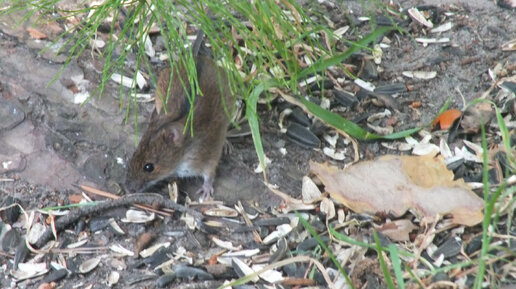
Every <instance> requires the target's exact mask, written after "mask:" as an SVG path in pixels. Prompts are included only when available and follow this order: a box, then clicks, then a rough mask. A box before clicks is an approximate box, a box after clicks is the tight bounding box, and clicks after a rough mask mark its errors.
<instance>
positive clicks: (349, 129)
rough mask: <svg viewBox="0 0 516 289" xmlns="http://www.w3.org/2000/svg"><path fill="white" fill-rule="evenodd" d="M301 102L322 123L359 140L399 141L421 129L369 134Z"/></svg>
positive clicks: (303, 100) (310, 103)
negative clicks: (387, 133) (386, 133)
mask: <svg viewBox="0 0 516 289" xmlns="http://www.w3.org/2000/svg"><path fill="white" fill-rule="evenodd" d="M300 100H301V102H302V103H303V104H304V105H305V106H306V108H308V110H309V111H310V112H311V113H313V114H314V115H316V116H318V117H319V118H321V119H322V120H323V121H324V122H326V123H328V124H330V125H332V126H333V127H335V128H337V129H340V130H342V131H344V132H346V133H347V134H349V135H350V136H352V137H354V138H357V139H359V140H377V139H388V140H393V139H399V138H403V137H406V136H409V135H411V134H413V133H415V132H417V131H419V130H420V129H421V128H412V129H408V130H404V131H400V132H396V133H392V134H389V135H378V134H375V133H370V132H368V131H366V130H364V129H363V128H361V127H360V126H358V125H357V124H356V123H354V122H352V121H349V120H347V119H345V118H343V117H342V116H340V115H338V114H336V113H333V112H331V111H328V110H326V109H324V108H322V107H320V106H318V105H316V104H315V103H313V102H310V101H308V100H306V99H304V98H302V97H301V98H300Z"/></svg>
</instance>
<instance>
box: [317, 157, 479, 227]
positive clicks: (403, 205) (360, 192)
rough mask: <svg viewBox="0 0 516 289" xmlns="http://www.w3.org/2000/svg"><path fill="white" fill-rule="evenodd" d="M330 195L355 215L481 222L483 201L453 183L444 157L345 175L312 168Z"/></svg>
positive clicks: (401, 160) (378, 164) (382, 164)
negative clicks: (412, 213)
mask: <svg viewBox="0 0 516 289" xmlns="http://www.w3.org/2000/svg"><path fill="white" fill-rule="evenodd" d="M310 169H311V171H312V172H313V173H315V174H316V175H317V177H319V178H320V179H321V181H322V182H323V184H324V185H325V187H326V191H328V192H329V193H330V195H331V196H332V197H333V198H335V199H337V200H338V201H339V202H341V203H343V204H344V205H345V206H347V207H349V208H350V209H352V210H353V211H355V212H357V213H363V212H367V213H377V212H387V213H391V214H393V215H394V216H401V215H403V214H404V213H405V212H406V211H407V210H408V209H410V208H412V209H414V210H415V212H416V213H417V214H418V215H421V216H422V217H425V218H434V217H435V216H436V215H439V216H443V215H447V214H450V215H451V216H452V218H453V219H452V221H453V222H454V223H456V224H463V225H467V226H473V225H475V224H477V223H479V222H480V221H482V218H483V214H482V209H483V201H482V199H481V198H479V197H478V196H477V195H475V193H473V192H472V191H471V190H470V189H469V188H468V186H466V184H465V183H464V181H462V180H456V181H454V180H453V173H452V172H451V171H448V169H447V168H446V165H445V163H444V161H443V159H442V157H435V158H434V157H432V156H384V157H382V158H380V159H378V160H376V161H365V162H361V163H358V164H355V165H353V166H350V167H348V168H346V169H344V170H339V169H337V168H335V167H331V166H329V165H327V164H320V163H315V162H311V163H310Z"/></svg>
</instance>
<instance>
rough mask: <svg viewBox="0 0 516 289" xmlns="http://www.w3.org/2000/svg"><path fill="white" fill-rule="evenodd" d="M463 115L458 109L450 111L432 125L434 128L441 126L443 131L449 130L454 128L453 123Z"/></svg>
mask: <svg viewBox="0 0 516 289" xmlns="http://www.w3.org/2000/svg"><path fill="white" fill-rule="evenodd" d="M461 115H462V111H460V110H458V109H449V110H447V111H444V112H443V113H441V114H440V115H438V116H437V117H436V118H435V119H434V122H433V123H432V128H435V126H437V124H439V126H440V127H441V129H443V130H445V129H449V128H450V127H451V126H452V124H453V122H454V121H455V120H456V119H457V118H459V117H460V116H461Z"/></svg>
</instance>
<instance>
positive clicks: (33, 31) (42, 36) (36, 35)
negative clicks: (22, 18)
mask: <svg viewBox="0 0 516 289" xmlns="http://www.w3.org/2000/svg"><path fill="white" fill-rule="evenodd" d="M27 32H29V34H30V37H32V38H34V39H45V38H47V35H46V34H45V33H43V32H41V31H39V30H36V29H34V28H31V27H29V28H27Z"/></svg>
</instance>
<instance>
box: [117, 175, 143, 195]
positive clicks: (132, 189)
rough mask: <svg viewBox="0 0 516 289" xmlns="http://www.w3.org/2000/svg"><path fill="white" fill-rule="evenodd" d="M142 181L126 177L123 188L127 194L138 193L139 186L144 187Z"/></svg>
mask: <svg viewBox="0 0 516 289" xmlns="http://www.w3.org/2000/svg"><path fill="white" fill-rule="evenodd" d="M142 184H143V183H142V182H141V181H139V180H136V179H134V178H130V177H129V176H127V177H126V180H125V183H123V184H122V185H121V187H122V189H123V190H124V192H125V193H126V194H131V193H137V192H138V191H139V188H141V187H142Z"/></svg>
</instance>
